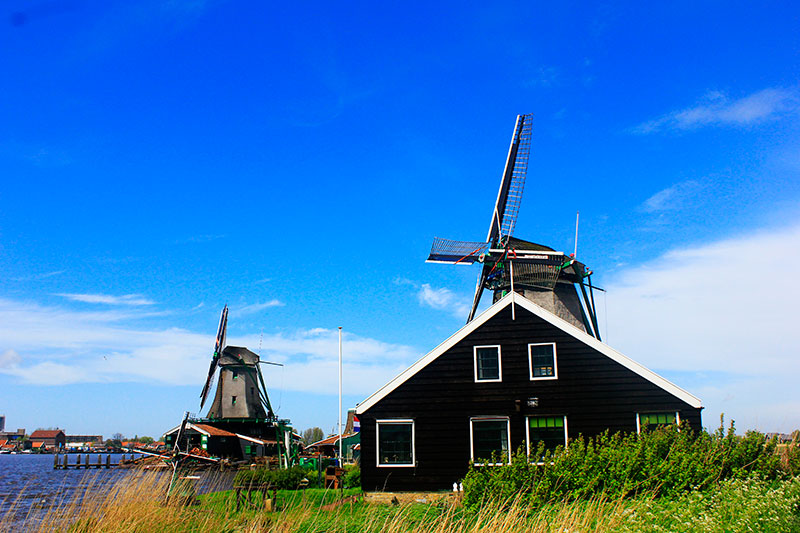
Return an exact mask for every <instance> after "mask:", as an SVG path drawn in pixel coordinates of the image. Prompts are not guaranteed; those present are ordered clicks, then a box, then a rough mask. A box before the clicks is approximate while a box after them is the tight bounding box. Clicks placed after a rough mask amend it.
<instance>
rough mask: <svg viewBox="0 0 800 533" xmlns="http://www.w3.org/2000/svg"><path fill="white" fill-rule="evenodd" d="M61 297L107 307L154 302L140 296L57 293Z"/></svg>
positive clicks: (151, 303) (150, 303)
mask: <svg viewBox="0 0 800 533" xmlns="http://www.w3.org/2000/svg"><path fill="white" fill-rule="evenodd" d="M56 296H61V297H63V298H66V299H68V300H72V301H74V302H84V303H90V304H108V305H153V304H154V303H155V302H154V301H153V300H149V299H147V298H145V297H143V296H142V295H141V294H123V295H122V296H112V295H110V294H76V293H58V294H56Z"/></svg>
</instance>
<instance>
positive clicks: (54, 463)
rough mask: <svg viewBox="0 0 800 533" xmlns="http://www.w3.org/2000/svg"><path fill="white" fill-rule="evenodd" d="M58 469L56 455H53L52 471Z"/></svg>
mask: <svg viewBox="0 0 800 533" xmlns="http://www.w3.org/2000/svg"><path fill="white" fill-rule="evenodd" d="M57 468H58V454H54V455H53V470H56V469H57Z"/></svg>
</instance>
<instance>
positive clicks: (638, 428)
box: [635, 411, 681, 435]
mask: <svg viewBox="0 0 800 533" xmlns="http://www.w3.org/2000/svg"><path fill="white" fill-rule="evenodd" d="M672 412H674V413H675V425H677V426H680V425H681V413H680V411H636V414H635V416H636V434H637V435H638V434H639V433H641V432H642V422H641V420H639V417H640V416H641V415H657V414H659V413H665V414H669V413H672Z"/></svg>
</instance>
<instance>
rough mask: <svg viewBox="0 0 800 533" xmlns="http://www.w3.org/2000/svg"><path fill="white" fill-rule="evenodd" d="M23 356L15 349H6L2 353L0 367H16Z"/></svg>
mask: <svg viewBox="0 0 800 533" xmlns="http://www.w3.org/2000/svg"><path fill="white" fill-rule="evenodd" d="M21 360H22V358H21V357H20V356H19V354H18V353H17V352H15V351H14V350H6V351H5V352H3V353H0V368H14V367H16V366H17V365H18V364H19V362H20V361H21Z"/></svg>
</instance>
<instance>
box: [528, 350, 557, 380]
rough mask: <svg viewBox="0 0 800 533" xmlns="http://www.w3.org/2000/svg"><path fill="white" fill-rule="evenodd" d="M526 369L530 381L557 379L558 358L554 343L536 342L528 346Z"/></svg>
mask: <svg viewBox="0 0 800 533" xmlns="http://www.w3.org/2000/svg"><path fill="white" fill-rule="evenodd" d="M528 369H529V370H530V377H531V380H536V379H558V357H557V356H556V343H554V342H538V343H531V344H528Z"/></svg>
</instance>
